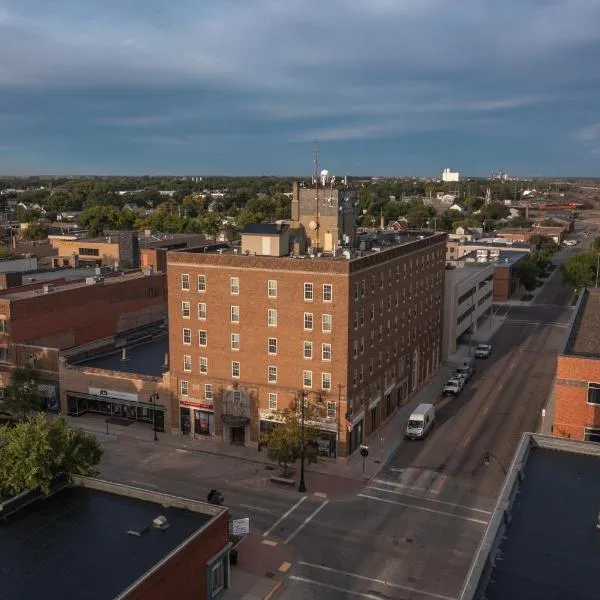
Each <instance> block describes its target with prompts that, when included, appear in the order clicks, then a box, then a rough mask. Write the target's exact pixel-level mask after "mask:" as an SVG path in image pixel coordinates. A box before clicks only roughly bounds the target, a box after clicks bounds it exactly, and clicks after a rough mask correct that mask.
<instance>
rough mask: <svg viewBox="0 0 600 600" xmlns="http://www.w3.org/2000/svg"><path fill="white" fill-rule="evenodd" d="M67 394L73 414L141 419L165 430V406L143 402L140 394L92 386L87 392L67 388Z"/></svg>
mask: <svg viewBox="0 0 600 600" xmlns="http://www.w3.org/2000/svg"><path fill="white" fill-rule="evenodd" d="M66 395H67V412H68V414H69V415H71V416H75V417H78V416H81V415H83V414H86V413H93V414H98V415H104V416H106V417H110V418H114V419H126V420H129V421H141V422H144V423H149V424H150V425H152V426H154V427H156V430H157V431H164V430H165V407H164V406H162V405H161V404H154V403H152V402H142V401H140V400H139V395H138V394H132V393H128V392H119V391H117V390H106V389H100V388H93V387H90V388H88V393H87V394H86V393H83V392H75V391H69V390H67V392H66Z"/></svg>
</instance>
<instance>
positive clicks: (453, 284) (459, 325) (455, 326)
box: [442, 262, 494, 358]
mask: <svg viewBox="0 0 600 600" xmlns="http://www.w3.org/2000/svg"><path fill="white" fill-rule="evenodd" d="M445 281H446V283H445V286H444V319H443V323H444V332H443V336H442V339H443V341H442V356H443V357H444V358H446V357H448V356H450V355H451V354H454V353H455V352H456V350H457V346H458V344H459V343H460V340H461V338H464V337H465V336H467V335H473V334H474V333H475V332H476V331H477V330H478V329H479V327H481V325H482V324H483V323H484V321H485V320H486V319H487V318H489V317H490V316H491V314H492V308H493V296H494V266H493V265H492V264H479V263H466V262H465V263H459V264H458V265H457V266H447V267H446V272H445Z"/></svg>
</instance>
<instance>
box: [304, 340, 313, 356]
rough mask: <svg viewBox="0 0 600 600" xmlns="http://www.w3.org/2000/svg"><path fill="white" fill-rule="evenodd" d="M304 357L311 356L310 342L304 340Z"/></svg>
mask: <svg viewBox="0 0 600 600" xmlns="http://www.w3.org/2000/svg"><path fill="white" fill-rule="evenodd" d="M303 356H304V358H312V342H304V354H303Z"/></svg>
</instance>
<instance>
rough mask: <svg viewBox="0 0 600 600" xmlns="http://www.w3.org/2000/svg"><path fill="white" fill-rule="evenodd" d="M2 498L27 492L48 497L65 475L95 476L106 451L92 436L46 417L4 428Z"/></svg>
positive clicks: (1, 437)
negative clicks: (56, 481)
mask: <svg viewBox="0 0 600 600" xmlns="http://www.w3.org/2000/svg"><path fill="white" fill-rule="evenodd" d="M0 440H1V441H2V444H0V498H4V499H5V498H9V497H11V496H15V495H16V494H20V493H21V492H25V491H27V490H41V491H42V492H44V493H48V492H49V490H50V484H51V482H52V480H53V479H54V478H55V477H56V476H57V475H60V474H61V473H66V474H68V475H88V476H89V475H93V474H94V473H95V467H96V465H97V464H98V463H99V462H100V458H101V457H102V448H101V447H100V444H99V442H98V441H97V440H96V438H95V437H93V436H92V435H90V434H88V433H85V432H84V431H82V430H80V429H71V428H70V427H69V426H68V425H67V422H66V421H65V420H64V419H53V420H48V419H47V417H46V416H45V415H43V414H38V415H36V416H35V417H33V418H31V419H26V420H25V421H22V422H20V423H17V424H16V425H3V426H0Z"/></svg>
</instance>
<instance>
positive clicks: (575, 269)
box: [561, 251, 598, 288]
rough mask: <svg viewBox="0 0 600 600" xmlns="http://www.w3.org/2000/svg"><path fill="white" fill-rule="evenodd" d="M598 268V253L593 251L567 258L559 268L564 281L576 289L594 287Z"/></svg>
mask: <svg viewBox="0 0 600 600" xmlns="http://www.w3.org/2000/svg"><path fill="white" fill-rule="evenodd" d="M597 268H598V253H597V252H594V251H589V252H579V253H577V254H575V255H574V256H572V257H571V258H569V260H567V261H566V262H564V263H563V264H562V266H561V271H562V274H563V278H564V279H565V281H568V282H569V283H570V284H571V285H573V286H574V287H576V288H582V287H591V286H593V285H595V282H596V274H597Z"/></svg>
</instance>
